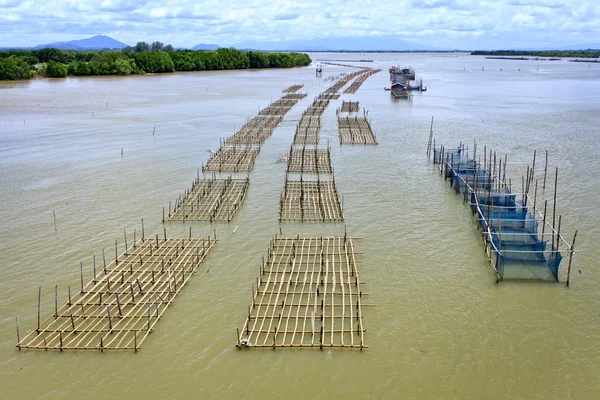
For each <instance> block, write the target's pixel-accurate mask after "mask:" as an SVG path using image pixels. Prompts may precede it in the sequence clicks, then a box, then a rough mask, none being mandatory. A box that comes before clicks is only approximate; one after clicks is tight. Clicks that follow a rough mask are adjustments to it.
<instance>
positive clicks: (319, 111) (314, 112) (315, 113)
mask: <svg viewBox="0 0 600 400" xmlns="http://www.w3.org/2000/svg"><path fill="white" fill-rule="evenodd" d="M324 112H325V107H314V106H310V107H308V108H307V109H306V110H304V113H303V114H302V116H303V117H320V116H321V115H323V113H324Z"/></svg>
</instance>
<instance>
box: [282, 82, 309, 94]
mask: <svg viewBox="0 0 600 400" xmlns="http://www.w3.org/2000/svg"><path fill="white" fill-rule="evenodd" d="M303 87H304V84H300V85H292V86H290V87H288V88H286V89H283V90H282V92H283V93H294V92H297V91H298V90H300V89H302V88H303Z"/></svg>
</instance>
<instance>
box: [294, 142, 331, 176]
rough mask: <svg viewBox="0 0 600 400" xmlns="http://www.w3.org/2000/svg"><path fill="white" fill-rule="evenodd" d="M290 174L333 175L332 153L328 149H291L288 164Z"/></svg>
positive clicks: (304, 147)
mask: <svg viewBox="0 0 600 400" xmlns="http://www.w3.org/2000/svg"><path fill="white" fill-rule="evenodd" d="M287 172H288V173H301V174H302V173H316V174H319V173H325V174H331V173H333V168H332V167H331V151H330V149H329V148H327V149H319V148H317V147H316V146H315V147H314V148H308V149H307V148H306V146H303V147H302V148H300V149H296V148H294V147H293V146H292V147H290V152H289V155H288V163H287Z"/></svg>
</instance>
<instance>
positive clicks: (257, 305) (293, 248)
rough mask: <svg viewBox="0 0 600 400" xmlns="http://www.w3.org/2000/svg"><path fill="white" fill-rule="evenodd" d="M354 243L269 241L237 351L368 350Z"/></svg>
mask: <svg viewBox="0 0 600 400" xmlns="http://www.w3.org/2000/svg"><path fill="white" fill-rule="evenodd" d="M355 240H356V238H351V237H347V236H346V235H344V236H343V237H335V236H330V237H300V236H297V237H280V238H278V237H275V238H274V239H272V240H271V243H270V246H269V251H268V253H267V257H266V260H265V259H263V262H262V264H261V266H260V270H259V277H258V278H257V281H256V288H255V287H254V286H253V287H252V303H251V304H250V306H249V307H248V315H247V317H246V322H245V323H244V326H243V328H242V330H241V331H240V330H238V331H237V343H236V346H237V347H238V348H240V349H243V348H273V349H275V348H288V349H289V348H294V347H297V348H302V347H313V348H319V349H323V348H324V347H336V348H358V349H361V350H362V349H363V348H367V347H368V346H367V345H366V344H365V340H364V333H365V332H366V329H365V326H364V322H363V316H362V315H363V314H362V306H363V301H364V297H365V296H367V293H363V291H362V289H361V282H360V279H359V276H358V270H357V263H356V256H357V255H359V254H360V253H358V252H356V251H355V250H354V241H355ZM363 284H364V283H363Z"/></svg>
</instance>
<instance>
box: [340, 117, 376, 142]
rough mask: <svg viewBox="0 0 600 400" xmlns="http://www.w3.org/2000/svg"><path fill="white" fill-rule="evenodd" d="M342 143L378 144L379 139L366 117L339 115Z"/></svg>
mask: <svg viewBox="0 0 600 400" xmlns="http://www.w3.org/2000/svg"><path fill="white" fill-rule="evenodd" d="M338 132H339V136H340V144H341V145H345V144H363V145H376V144H377V139H375V134H373V130H372V129H371V124H370V123H369V121H368V120H367V118H366V117H361V118H359V117H358V116H356V117H354V118H351V117H338Z"/></svg>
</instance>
